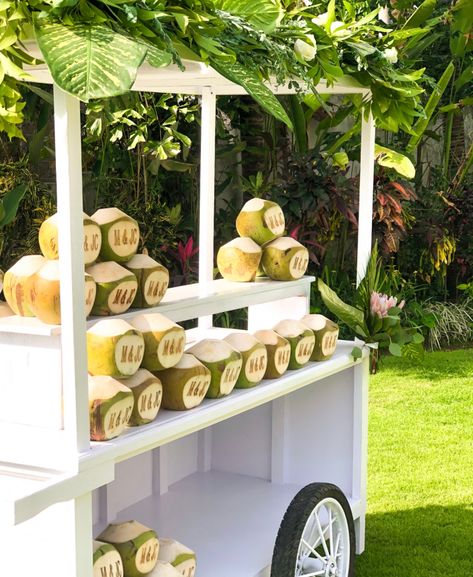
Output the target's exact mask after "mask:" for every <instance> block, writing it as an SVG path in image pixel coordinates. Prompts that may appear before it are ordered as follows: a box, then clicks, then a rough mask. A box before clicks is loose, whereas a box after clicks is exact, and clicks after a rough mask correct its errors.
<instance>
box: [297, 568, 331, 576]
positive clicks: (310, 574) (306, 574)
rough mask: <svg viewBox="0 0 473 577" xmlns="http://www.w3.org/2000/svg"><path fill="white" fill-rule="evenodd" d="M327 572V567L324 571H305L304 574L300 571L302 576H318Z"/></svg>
mask: <svg viewBox="0 0 473 577" xmlns="http://www.w3.org/2000/svg"><path fill="white" fill-rule="evenodd" d="M324 573H325V569H322V571H314V572H313V573H304V574H303V575H302V573H299V575H300V577H316V575H323V574H324Z"/></svg>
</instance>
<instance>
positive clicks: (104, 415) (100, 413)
mask: <svg viewBox="0 0 473 577" xmlns="http://www.w3.org/2000/svg"><path fill="white" fill-rule="evenodd" d="M133 405H134V398H133V393H132V392H131V390H130V389H129V388H128V387H127V386H125V385H124V384H122V383H121V382H120V381H118V380H117V379H114V378H113V377H109V376H106V375H97V376H91V375H89V420H90V438H91V439H92V441H108V440H109V439H113V438H114V437H118V435H120V433H122V432H123V431H124V430H125V427H126V426H127V425H128V422H129V420H130V417H131V413H132V411H133Z"/></svg>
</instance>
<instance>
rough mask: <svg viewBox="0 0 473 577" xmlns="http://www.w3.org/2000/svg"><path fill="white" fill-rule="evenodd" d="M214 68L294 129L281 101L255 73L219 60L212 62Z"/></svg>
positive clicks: (238, 65) (234, 63)
mask: <svg viewBox="0 0 473 577" xmlns="http://www.w3.org/2000/svg"><path fill="white" fill-rule="evenodd" d="M212 67H213V68H215V70H216V71H217V72H219V73H220V74H221V75H222V76H225V78H228V80H231V81H232V82H235V83H236V84H239V85H240V86H242V87H243V88H244V89H245V90H246V91H247V92H248V94H249V95H250V96H252V97H253V98H254V99H255V100H256V102H258V103H259V104H260V105H261V106H262V107H263V108H264V109H265V110H266V111H267V112H269V114H272V115H273V116H274V117H276V118H277V119H279V120H281V121H282V122H284V123H285V124H287V126H289V128H291V129H292V128H293V126H292V122H291V119H290V118H289V116H288V115H287V113H286V111H285V110H284V108H283V107H282V105H281V103H280V102H279V100H278V99H277V98H276V96H274V94H273V93H272V92H271V90H270V89H269V88H268V87H267V86H265V85H264V84H263V83H262V82H261V80H260V79H259V78H258V76H257V75H256V74H255V73H254V72H252V71H251V70H248V69H247V68H245V67H243V66H242V65H241V64H239V63H238V62H233V63H229V62H225V63H223V62H222V63H220V62H219V61H218V60H212Z"/></svg>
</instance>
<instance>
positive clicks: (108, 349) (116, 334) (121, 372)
mask: <svg viewBox="0 0 473 577" xmlns="http://www.w3.org/2000/svg"><path fill="white" fill-rule="evenodd" d="M144 352H145V342H144V339H143V335H142V334H141V333H140V331H138V330H136V329H135V328H134V327H132V326H131V325H130V324H128V323H127V322H126V321H124V320H122V319H104V320H103V321H99V322H98V323H95V324H94V325H93V326H92V327H91V328H90V329H89V330H88V331H87V369H88V371H89V373H90V374H91V375H109V376H111V377H130V376H131V375H134V374H135V373H136V371H137V370H138V369H139V368H140V365H141V361H142V360H143V355H144Z"/></svg>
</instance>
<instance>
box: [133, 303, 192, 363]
mask: <svg viewBox="0 0 473 577" xmlns="http://www.w3.org/2000/svg"><path fill="white" fill-rule="evenodd" d="M130 322H131V324H132V325H133V326H134V327H135V328H136V329H138V330H139V331H141V332H142V333H143V337H144V339H145V354H144V357H143V362H142V365H143V367H144V368H145V369H148V370H149V371H160V370H162V369H169V368H170V367H173V366H174V365H176V364H177V363H178V362H179V361H180V359H181V357H182V355H183V353H184V346H185V344H186V332H185V330H184V329H183V328H182V327H181V326H179V325H177V324H176V323H175V322H173V321H171V320H170V319H168V318H167V317H165V316H164V315H162V314H160V313H144V314H142V315H138V316H136V317H134V318H133V319H132V320H131V321H130Z"/></svg>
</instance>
